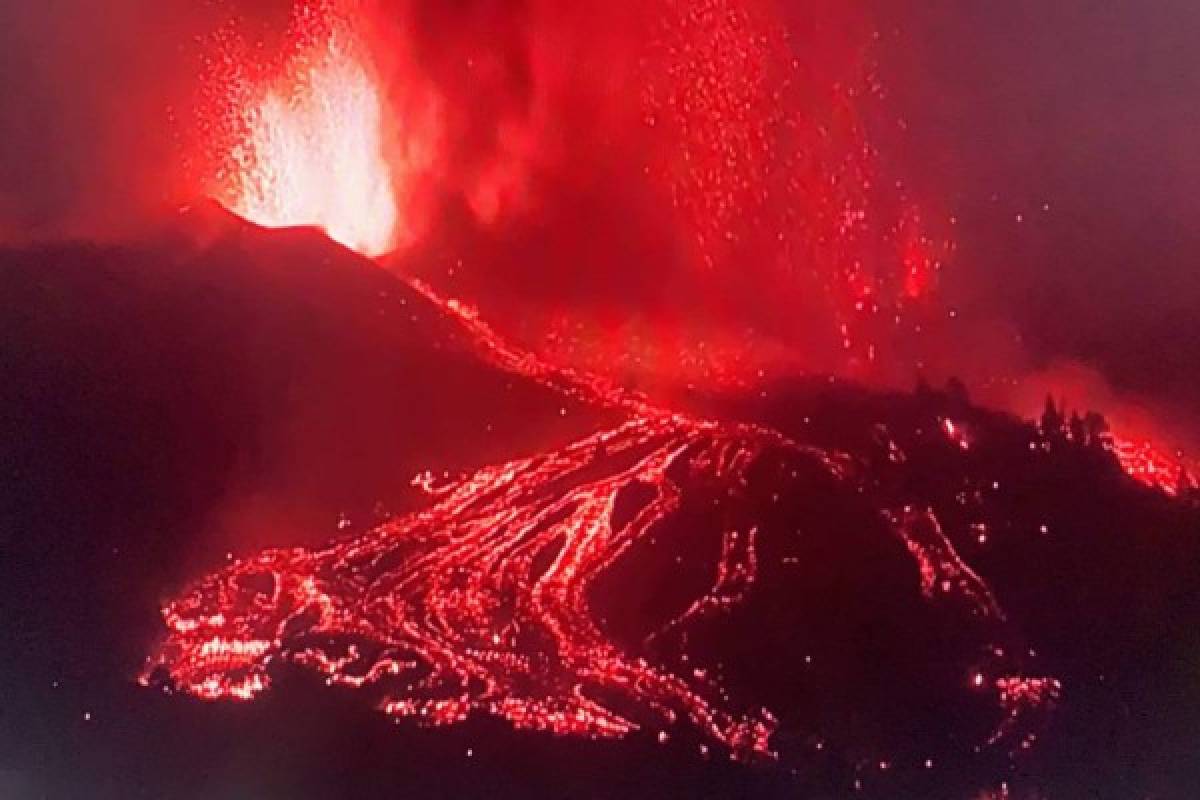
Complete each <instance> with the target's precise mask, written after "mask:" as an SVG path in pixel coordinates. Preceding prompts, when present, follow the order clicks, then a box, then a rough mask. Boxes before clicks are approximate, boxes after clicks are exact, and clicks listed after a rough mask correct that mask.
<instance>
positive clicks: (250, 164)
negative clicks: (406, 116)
mask: <svg viewBox="0 0 1200 800" xmlns="http://www.w3.org/2000/svg"><path fill="white" fill-rule="evenodd" d="M286 40H287V41H288V42H289V43H290V47H289V48H288V50H287V51H286V52H285V54H284V55H283V57H282V59H281V60H279V61H278V62H274V61H268V62H267V63H262V62H261V61H256V60H255V59H253V58H251V57H249V55H248V48H247V45H246V43H245V42H243V41H242V40H241V38H240V36H239V35H238V34H237V33H236V31H235V30H233V29H227V30H224V31H222V32H220V33H219V34H218V37H217V43H216V46H215V47H214V55H212V56H211V57H210V60H209V62H208V66H209V69H210V71H211V73H212V74H211V75H210V76H209V79H208V85H207V91H208V92H209V93H210V100H209V105H208V107H202V108H200V109H199V113H200V116H201V118H202V124H203V125H204V126H205V127H206V128H207V131H208V133H207V135H208V137H209V141H207V142H205V143H204V146H206V147H208V148H211V149H213V150H215V152H213V153H210V154H207V155H208V157H209V158H211V159H212V160H214V161H216V162H217V166H216V167H215V169H214V170H213V172H214V174H213V175H212V176H211V178H210V181H211V185H210V188H209V191H210V192H211V193H212V194H213V195H214V196H215V197H216V198H217V199H219V200H220V201H221V202H222V203H224V204H225V205H226V206H228V207H229V208H230V209H231V210H232V211H235V212H236V213H238V214H240V215H241V216H243V217H245V218H246V219H249V220H252V221H254V222H256V223H258V224H260V225H263V226H265V227H272V228H275V227H289V226H315V227H317V228H320V229H321V230H323V231H325V232H326V233H327V234H328V235H329V236H330V238H332V239H334V240H335V241H338V242H340V243H341V244H344V245H346V246H347V247H350V248H352V249H354V250H357V251H359V252H361V253H363V254H365V255H369V256H377V255H382V254H384V253H386V252H388V251H390V250H392V249H393V248H394V247H395V246H396V245H397V244H398V243H399V242H400V241H402V240H404V239H405V238H406V237H407V235H408V231H407V227H406V224H405V221H404V220H403V219H401V218H400V206H399V202H398V197H397V193H398V192H399V193H403V191H404V188H405V187H404V181H405V180H406V179H407V178H408V171H409V170H408V165H404V164H400V165H398V164H396V163H395V161H391V162H389V160H388V159H387V158H385V141H384V130H385V113H386V109H385V106H384V98H383V94H382V91H381V89H380V87H379V86H378V84H377V78H376V75H375V73H374V71H373V68H372V66H371V63H370V59H369V57H368V55H367V53H366V52H365V49H364V47H363V44H362V42H361V41H360V39H359V37H358V34H357V32H356V30H355V28H354V27H353V24H352V23H351V22H350V21H349V19H348V17H347V15H345V14H344V13H342V12H341V10H340V9H339V7H338V6H337V5H336V3H335V2H333V0H310V1H309V2H306V3H303V4H301V5H298V6H297V7H296V11H295V14H294V17H293V19H292V23H291V29H290V30H289V31H288V32H287V34H286Z"/></svg>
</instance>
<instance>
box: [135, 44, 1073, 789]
mask: <svg viewBox="0 0 1200 800" xmlns="http://www.w3.org/2000/svg"><path fill="white" fill-rule="evenodd" d="M322 35H324V36H325V37H326V39H328V38H329V34H328V32H326V33H325V34H322ZM317 40H318V41H324V40H323V39H321V38H320V37H317ZM306 46H307V45H306ZM318 50H319V48H318ZM306 59H307V60H306V61H305V64H306V67H305V69H306V71H305V75H306V76H307V77H306V78H305V80H304V81H303V82H302V83H301V85H300V88H299V89H295V90H290V91H288V92H281V90H279V89H278V88H276V86H275V83H274V81H275V80H276V79H275V78H270V79H264V80H265V81H266V83H265V85H266V86H267V89H265V90H263V91H260V92H258V93H257V94H253V93H246V92H243V93H242V94H241V95H238V97H239V102H242V103H248V104H249V109H250V110H249V111H248V112H247V113H244V114H242V115H241V116H239V117H237V123H236V124H235V125H233V126H232V128H228V127H227V128H226V129H224V130H223V132H224V133H225V134H226V135H227V136H231V137H232V139H233V140H234V141H233V144H232V145H231V152H233V153H234V155H233V156H231V157H230V161H229V162H228V163H226V164H225V165H224V171H223V172H220V173H219V176H220V177H221V180H220V181H218V183H219V185H218V187H217V188H216V189H215V190H214V194H215V195H216V196H217V197H218V199H220V200H221V201H222V202H224V203H225V204H226V205H227V206H229V207H230V208H231V209H232V210H235V211H237V212H239V213H240V214H242V215H243V216H246V217H247V218H249V219H251V220H252V221H255V222H258V223H261V224H264V225H267V226H278V225H286V224H300V223H303V224H317V225H319V226H321V227H322V228H324V229H325V230H326V231H327V232H328V233H329V234H330V236H331V237H333V238H335V239H338V240H339V241H341V242H342V243H344V244H347V245H349V246H350V247H352V248H354V249H357V250H359V251H360V252H363V253H365V254H367V255H377V254H378V253H380V252H383V251H385V250H387V249H388V248H389V247H391V246H392V245H394V243H395V241H396V238H397V230H396V228H397V224H398V223H397V219H396V217H395V215H394V213H393V211H394V209H395V200H396V198H395V197H394V196H392V195H391V191H392V190H391V189H390V188H389V187H390V186H391V185H392V184H390V183H389V182H388V181H386V180H382V179H379V177H378V176H379V175H380V174H385V173H386V172H387V170H388V169H389V167H388V166H386V165H384V166H382V167H381V166H380V165H379V164H378V163H376V160H375V158H374V154H375V153H377V151H378V149H379V142H378V140H377V138H376V137H375V135H374V133H373V132H377V131H378V126H379V120H378V116H379V107H378V102H379V99H378V97H377V96H376V94H375V93H374V92H373V91H372V90H371V88H370V84H369V81H368V78H367V75H368V72H367V71H366V70H365V69H364V68H362V67H361V66H360V65H358V64H357V63H356V62H355V61H354V59H353V58H351V57H350V56H349V55H348V52H347V50H344V49H333V50H329V51H324V50H320V52H319V53H318V55H317V56H313V55H312V54H311V53H310V54H309V55H308V56H306ZM314 65H315V66H314ZM346 126H349V129H350V131H352V132H355V133H354V135H353V136H348V135H347V133H346V130H345V128H346ZM364 131H366V132H367V133H366V134H364V133H363V132H364ZM347 142H350V143H352V146H350V147H345V146H344V145H346V143H347ZM343 154H349V155H343ZM390 169H393V170H394V165H392V166H391V167H390ZM326 176H331V177H330V180H331V181H332V182H331V183H329V185H328V186H326V185H325V183H326ZM380 180H382V182H380ZM316 186H319V187H320V188H319V190H318V189H316V188H315V187H316ZM409 285H410V286H411V287H412V288H413V289H414V290H416V291H417V292H419V293H420V294H421V295H423V296H424V297H425V298H427V299H428V300H429V301H431V302H432V303H434V304H435V305H437V306H438V307H440V309H441V310H442V311H443V313H444V314H446V315H447V316H448V317H449V318H451V319H454V320H456V321H457V322H458V323H459V324H460V325H461V327H462V329H463V330H464V332H465V334H466V338H467V340H468V341H470V342H471V343H472V345H471V346H472V347H473V349H474V351H475V355H477V356H478V357H479V358H480V359H482V360H484V361H486V362H487V363H489V364H491V365H492V366H493V367H498V368H500V369H502V370H505V371H507V372H509V373H511V374H514V375H519V376H521V377H522V378H523V379H528V380H532V381H535V382H537V383H539V384H541V385H542V386H544V387H546V388H548V389H551V390H553V391H555V392H559V393H561V394H563V395H564V396H569V397H571V398H573V399H575V400H583V401H586V402H589V403H591V404H593V405H595V406H597V407H600V408H603V409H606V410H607V411H609V412H611V413H613V414H614V416H619V417H621V421H620V422H618V423H617V424H615V425H614V426H613V427H611V428H610V429H606V430H601V431H598V432H595V433H592V434H591V435H589V436H586V437H584V438H582V439H580V440H579V441H576V442H573V443H570V444H567V445H566V446H563V447H562V448H561V449H558V450H555V451H553V452H545V453H540V454H536V455H531V456H527V457H523V458H518V459H516V460H513V461H509V462H508V463H502V464H497V465H494V466H487V467H484V468H482V469H479V470H477V471H475V472H474V473H473V474H467V475H463V476H460V477H457V478H453V479H446V480H442V481H439V480H435V479H434V478H433V477H432V476H428V475H426V476H418V478H417V479H416V480H415V485H418V486H420V487H421V488H422V489H423V490H424V491H425V492H426V493H427V495H428V502H427V504H426V506H425V507H424V508H422V509H420V510H418V511H416V512H414V513H410V514H407V515H405V516H401V517H398V518H395V519H392V520H390V521H388V522H386V523H385V524H382V525H381V526H379V527H378V528H376V529H374V530H371V531H370V532H367V533H365V534H362V535H360V536H358V537H357V538H348V539H342V540H338V541H335V542H334V543H332V544H330V545H329V546H328V547H326V548H324V549H317V550H307V549H298V548H293V549H279V550H270V551H267V552H263V553H260V554H258V555H252V556H249V557H246V558H242V559H241V560H237V561H235V562H233V563H231V564H230V565H228V566H227V567H226V568H224V569H222V570H221V571H219V572H217V573H215V574H212V575H209V576H207V577H203V578H201V579H200V580H198V581H196V582H195V583H194V584H193V585H192V586H190V588H188V589H186V590H185V591H183V592H182V593H181V594H180V596H178V597H177V598H176V599H174V600H172V601H171V602H169V603H167V604H166V606H165V607H164V608H163V617H164V620H165V623H166V627H167V635H166V637H165V639H164V641H163V642H162V643H161V644H160V645H159V646H158V648H157V650H156V652H155V653H154V654H153V655H152V657H151V658H150V659H149V660H148V662H147V664H146V667H145V671H144V674H143V676H142V681H143V682H144V683H146V684H147V685H150V684H154V685H163V686H165V687H167V688H169V689H173V690H178V691H182V692H186V693H189V694H192V695H195V696H199V697H203V698H209V699H230V700H250V699H252V698H254V697H256V696H257V695H259V694H260V693H261V692H263V691H265V690H267V689H268V688H269V686H270V684H271V681H272V668H273V666H275V665H278V664H291V665H296V666H299V667H303V668H307V669H309V670H312V671H314V672H315V673H317V674H319V675H320V676H322V677H323V679H324V680H325V681H327V682H328V683H329V684H331V685H333V684H336V685H340V686H345V687H353V688H356V689H360V690H362V691H363V692H364V693H365V694H368V695H369V696H370V697H371V698H372V699H373V700H374V701H375V702H377V703H378V707H379V708H380V709H381V711H382V712H383V713H385V714H387V715H391V716H393V717H396V718H411V719H412V720H414V721H416V722H417V723H419V724H425V725H448V724H453V723H456V722H460V721H462V720H465V719H466V718H467V717H468V716H470V715H472V714H475V713H483V714H491V715H495V716H497V717H500V718H503V719H504V720H507V721H508V722H510V723H511V724H512V725H513V726H515V727H517V728H522V729H533V730H542V731H548V732H552V733H556V734H564V735H574V736H583V737H591V738H615V737H622V736H624V735H626V734H629V733H631V732H633V731H635V730H643V731H648V732H650V733H651V734H656V735H658V736H659V737H660V738H661V739H663V740H665V739H666V738H667V737H668V736H669V735H672V734H669V733H668V730H679V729H680V728H682V727H687V728H690V729H691V730H692V733H693V734H695V735H699V736H700V737H701V738H702V739H703V740H704V741H706V742H707V743H706V744H704V745H702V747H703V748H704V749H705V750H707V748H708V747H709V746H713V747H717V748H720V749H723V751H724V752H727V753H728V754H729V755H731V756H732V757H735V758H738V759H753V758H760V757H767V758H769V757H772V756H773V755H774V751H775V750H776V746H775V743H774V742H773V733H774V732H775V731H776V730H777V728H778V726H779V722H778V720H777V715H776V713H773V712H772V710H770V709H767V708H762V707H757V706H754V705H748V704H745V703H743V702H740V701H739V700H737V699H736V698H733V697H731V696H730V693H728V692H727V691H726V687H724V686H723V685H722V682H721V679H720V676H719V675H714V674H710V673H709V672H706V671H705V670H703V669H699V668H688V667H685V666H683V665H684V664H686V661H687V659H686V653H675V654H674V656H673V657H671V658H667V657H663V656H662V655H661V648H657V647H655V646H653V645H655V643H656V640H658V639H662V638H664V637H666V638H669V637H671V636H673V635H674V634H676V633H677V632H679V631H686V630H687V629H688V627H689V626H691V625H694V624H696V623H697V622H698V621H702V620H705V619H709V618H712V617H719V616H721V615H726V614H728V613H730V612H731V610H733V609H736V608H738V607H739V606H741V605H742V604H744V603H745V602H746V601H747V598H748V597H750V596H751V594H752V593H753V592H754V591H755V590H756V589H757V588H758V587H759V584H760V581H761V573H762V569H761V567H762V564H761V563H760V559H761V553H762V551H763V547H764V544H765V542H764V537H767V536H772V535H775V531H773V530H772V529H770V528H769V526H767V525H766V524H765V523H764V521H763V520H762V519H761V518H760V517H761V514H762V502H761V501H760V500H759V499H753V498H751V497H750V495H751V493H752V492H751V485H752V484H753V483H755V481H754V480H752V478H753V477H754V476H760V477H761V476H762V475H767V476H768V480H767V484H768V485H771V486H775V487H778V489H779V491H778V492H776V493H775V496H774V498H773V500H768V503H769V502H772V501H773V502H779V501H780V495H781V494H785V493H786V492H787V491H788V486H789V484H788V481H789V480H793V479H797V478H796V476H800V475H811V474H814V473H816V474H820V475H822V476H824V479H825V480H827V481H829V482H831V483H833V484H836V485H838V486H841V487H845V489H846V491H849V492H855V491H861V492H862V496H863V497H864V498H865V502H867V503H868V504H869V505H870V504H871V503H872V501H871V500H870V498H871V497H872V494H871V491H870V488H869V481H868V480H867V479H866V477H865V476H864V475H863V474H862V473H861V469H860V467H859V465H858V464H857V463H856V462H855V460H854V459H851V458H850V457H848V456H846V455H845V454H842V453H839V452H834V451H830V450H827V449H825V448H822V447H816V446H812V445H810V444H806V443H803V442H798V441H795V440H794V439H792V438H790V437H788V436H785V435H783V434H781V433H778V432H776V431H773V430H770V429H766V428H763V427H757V426H754V425H749V424H741V423H728V422H724V421H718V420H713V419H704V418H698V417H695V416H690V415H687V414H683V413H676V412H672V411H670V410H667V409H664V408H660V407H658V406H656V405H655V404H653V403H651V402H650V401H649V400H647V399H646V398H645V397H643V396H641V395H639V394H637V393H634V392H631V391H626V390H624V389H621V388H619V387H617V386H615V385H613V384H611V383H608V382H606V381H605V380H603V379H601V378H597V377H593V376H591V375H588V374H586V373H583V372H581V371H577V370H572V369H568V368H563V367H560V366H555V365H552V364H550V363H548V362H546V361H544V360H542V359H541V358H539V357H538V356H537V355H535V354H532V353H529V352H525V351H523V350H521V349H519V348H517V347H515V346H512V345H510V344H508V343H507V342H506V341H505V340H504V339H503V338H502V337H501V336H500V335H498V334H497V333H496V332H495V331H493V330H492V329H491V328H490V327H489V326H488V325H487V324H485V323H484V322H483V321H482V320H481V319H480V318H479V316H478V314H477V313H476V312H475V311H473V310H472V309H470V308H468V307H466V306H465V305H463V304H460V303H458V302H456V301H454V300H450V299H446V298H443V297H440V296H439V295H438V294H436V293H435V292H434V291H433V290H432V289H431V288H429V287H428V286H426V285H424V284H422V283H420V282H417V281H415V280H410V281H409ZM900 457H902V456H900V455H897V458H900ZM697 498H702V499H703V502H707V503H711V512H710V513H709V514H708V515H707V521H706V522H705V524H708V525H712V526H714V527H715V528H717V534H718V536H719V539H720V543H721V544H720V548H719V550H717V551H715V553H714V555H715V560H714V562H713V563H711V564H708V565H706V571H707V574H708V576H709V579H708V581H707V583H708V586H707V588H706V589H704V590H702V591H700V592H698V593H697V595H696V596H694V597H692V598H691V599H690V600H689V601H688V602H687V603H685V604H683V605H682V606H681V608H680V610H679V613H678V614H677V615H675V616H673V617H672V618H670V619H667V620H664V621H663V624H662V626H661V628H660V629H659V630H658V631H657V632H652V633H651V635H650V636H649V637H647V640H646V642H645V643H644V645H642V646H639V645H637V644H636V643H631V642H628V641H619V640H618V637H615V636H614V635H612V634H611V633H610V632H609V631H608V628H607V627H606V625H605V624H604V620H602V619H601V618H600V616H599V615H598V614H597V612H596V611H595V610H594V602H593V601H594V589H595V587H596V585H597V583H598V582H600V581H603V580H604V579H605V576H606V575H608V574H609V573H610V572H611V570H613V569H614V567H616V566H617V565H619V564H620V563H621V562H622V559H625V558H630V557H631V555H630V554H631V553H633V552H634V551H635V550H636V548H637V547H638V546H639V545H641V544H643V543H644V542H645V541H647V540H649V539H653V538H654V537H655V536H656V535H658V533H659V532H660V531H661V530H663V529H664V527H666V526H670V525H685V526H686V525H688V524H691V523H690V522H689V520H691V519H692V517H689V516H684V515H683V509H684V508H685V507H687V506H689V505H692V506H694V505H695V504H696V503H697V502H698V501H697ZM870 513H871V515H873V518H874V519H875V520H876V521H877V522H878V524H879V526H880V529H881V530H885V531H889V532H890V535H891V536H893V537H895V541H896V542H897V543H898V544H899V545H900V551H901V552H907V553H908V554H909V555H910V556H911V558H912V559H913V560H914V562H915V567H916V568H915V569H914V570H912V575H913V580H914V582H916V581H919V585H915V586H914V591H915V590H919V592H920V594H922V595H923V596H924V598H925V601H926V602H927V603H929V604H932V605H935V606H941V607H944V608H946V609H948V612H949V613H952V614H955V615H957V616H956V618H957V619H959V620H960V622H961V625H962V626H963V627H964V628H967V629H971V630H974V631H977V632H978V642H979V643H980V647H979V648H977V649H976V650H975V651H972V652H971V653H969V654H968V655H967V656H966V657H965V658H964V663H963V664H962V665H961V666H962V669H961V672H960V674H961V682H960V685H957V686H951V687H948V688H947V691H949V692H963V693H968V694H973V695H974V696H976V697H980V698H985V699H986V700H987V701H988V704H989V706H990V708H991V709H992V712H991V713H992V714H993V723H994V724H993V725H992V726H991V732H990V734H987V733H985V734H984V735H983V736H982V737H981V740H980V741H979V742H978V746H979V747H980V748H983V747H988V746H992V745H995V746H998V747H1000V748H1007V749H1011V750H1012V751H1016V750H1018V749H1020V748H1028V747H1029V746H1030V744H1031V742H1032V741H1033V740H1034V739H1035V738H1036V730H1037V729H1039V727H1040V722H1039V720H1040V719H1042V718H1043V717H1044V716H1045V713H1046V712H1047V710H1048V709H1050V708H1052V707H1053V705H1054V704H1055V701H1056V699H1057V696H1058V693H1059V688H1060V687H1059V684H1058V682H1057V681H1056V680H1054V679H1053V678H1050V677H1044V676H1040V675H1038V673H1037V672H1036V671H1033V672H1031V671H1029V670H1028V669H1026V664H1028V663H1029V659H1028V658H1026V651H1025V650H1021V651H1020V652H1017V650H1016V649H1015V648H1006V647H1005V646H1003V645H1002V643H1003V642H1005V641H1006V638H1005V637H1006V636H1007V633H1006V631H1007V627H1006V626H1007V622H1006V619H1005V615H1004V612H1003V610H1002V609H1001V608H1000V606H999V604H998V602H997V600H996V599H995V598H994V597H993V595H992V592H991V590H990V589H989V587H988V586H987V585H986V584H985V582H984V581H983V580H982V579H981V578H980V577H979V576H978V575H977V574H976V573H975V572H973V571H972V569H971V568H970V567H969V566H968V565H967V564H966V563H965V562H964V560H963V559H962V558H960V556H959V554H958V553H957V552H956V550H955V547H954V546H953V545H952V544H951V542H950V540H949V539H948V538H947V536H946V535H945V534H944V533H943V532H942V529H941V526H940V525H939V523H938V520H937V519H935V518H934V516H933V514H932V513H931V512H929V511H927V510H925V509H924V508H922V507H919V506H915V505H904V504H901V505H899V506H898V507H893V506H891V505H888V504H886V503H883V502H880V503H879V504H877V505H874V506H873V507H872V508H871V509H870ZM672 641H677V642H679V643H680V644H679V646H680V647H681V648H682V647H684V646H685V643H686V635H685V636H683V637H682V638H678V637H677V638H675V639H672ZM981 652H982V653H984V654H985V655H980V653H981ZM917 766H919V765H917ZM886 767H887V764H886V763H885V764H884V765H883V766H882V768H886Z"/></svg>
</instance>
